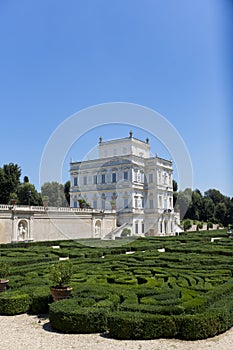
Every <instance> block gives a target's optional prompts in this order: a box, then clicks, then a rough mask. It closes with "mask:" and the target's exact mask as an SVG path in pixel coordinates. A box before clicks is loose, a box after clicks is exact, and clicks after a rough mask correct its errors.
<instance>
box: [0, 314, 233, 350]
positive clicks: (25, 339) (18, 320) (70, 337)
mask: <svg viewBox="0 0 233 350" xmlns="http://www.w3.org/2000/svg"><path fill="white" fill-rule="evenodd" d="M0 344H1V345H0V348H1V349H7V350H13V349H14V350H15V349H17V350H28V349H30V350H44V349H46V350H52V349H53V350H54V349H55V350H71V349H81V350H174V349H177V350H232V349H233V328H231V329H230V330H229V331H227V332H225V333H224V334H221V335H219V336H217V337H214V338H210V339H207V340H198V341H181V340H177V339H171V340H167V339H156V340H146V341H125V340H121V341H119V340H114V339H110V338H108V337H107V336H103V335H100V334H61V333H57V332H54V331H52V329H51V327H50V324H49V321H48V319H38V318H37V316H28V315H26V314H23V315H18V316H0Z"/></svg>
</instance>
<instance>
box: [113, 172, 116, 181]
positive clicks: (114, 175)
mask: <svg viewBox="0 0 233 350" xmlns="http://www.w3.org/2000/svg"><path fill="white" fill-rule="evenodd" d="M112 182H116V173H112Z"/></svg>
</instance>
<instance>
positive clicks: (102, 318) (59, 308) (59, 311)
mask: <svg viewBox="0 0 233 350" xmlns="http://www.w3.org/2000/svg"><path fill="white" fill-rule="evenodd" d="M107 315H108V309H107V308H103V307H95V306H94V305H93V306H92V307H80V305H79V304H78V302H77V300H75V298H74V299H67V300H61V301H58V302H56V303H53V304H51V305H50V309H49V319H50V322H51V325H52V327H53V328H54V329H57V330H59V331H60V332H64V333H84V334H85V333H99V332H105V331H106V330H107V328H108V327H107Z"/></svg>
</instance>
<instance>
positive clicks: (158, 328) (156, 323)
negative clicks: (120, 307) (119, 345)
mask: <svg viewBox="0 0 233 350" xmlns="http://www.w3.org/2000/svg"><path fill="white" fill-rule="evenodd" d="M108 327H109V333H110V336H111V337H113V338H115V339H155V338H161V337H165V338H173V337H175V336H176V334H177V329H176V324H175V322H174V320H173V318H172V317H169V316H162V315H150V314H142V313H139V312H123V311H122V312H113V313H111V314H110V315H109V319H108Z"/></svg>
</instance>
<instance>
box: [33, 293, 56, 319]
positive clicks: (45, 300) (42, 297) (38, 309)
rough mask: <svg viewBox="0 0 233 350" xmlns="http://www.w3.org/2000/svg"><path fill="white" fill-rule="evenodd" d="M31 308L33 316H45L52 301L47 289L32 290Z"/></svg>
mask: <svg viewBox="0 0 233 350" xmlns="http://www.w3.org/2000/svg"><path fill="white" fill-rule="evenodd" d="M30 297H31V308H30V311H31V312H32V313H33V314H46V313H48V312H49V304H50V303H51V302H52V301H53V299H52V296H51V293H50V289H49V288H48V287H38V288H34V289H33V290H32V292H31V293H30Z"/></svg>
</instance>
